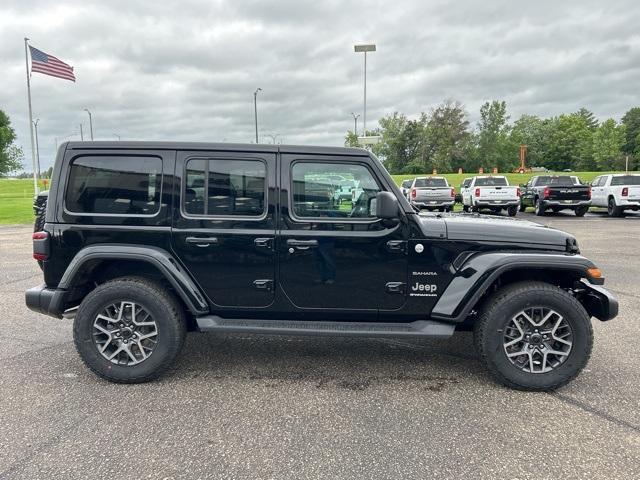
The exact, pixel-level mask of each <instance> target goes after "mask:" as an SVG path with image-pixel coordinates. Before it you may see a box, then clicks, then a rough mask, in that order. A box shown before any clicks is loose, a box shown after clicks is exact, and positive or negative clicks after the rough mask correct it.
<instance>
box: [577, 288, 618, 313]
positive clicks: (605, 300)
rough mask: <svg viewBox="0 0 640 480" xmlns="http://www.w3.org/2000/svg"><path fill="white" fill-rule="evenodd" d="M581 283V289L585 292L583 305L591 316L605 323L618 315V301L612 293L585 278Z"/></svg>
mask: <svg viewBox="0 0 640 480" xmlns="http://www.w3.org/2000/svg"><path fill="white" fill-rule="evenodd" d="M580 283H581V286H580V288H581V289H582V290H583V295H582V299H581V300H582V304H583V305H584V307H585V308H586V309H587V312H589V315H591V316H592V317H596V318H597V319H598V320H602V321H603V322H604V321H607V320H611V319H612V318H615V317H616V316H617V315H618V299H617V298H616V297H615V296H614V295H613V294H612V293H611V292H609V291H608V290H606V289H604V288H603V287H601V286H600V285H594V284H592V283H590V282H589V281H588V280H587V279H584V278H583V279H582V280H580Z"/></svg>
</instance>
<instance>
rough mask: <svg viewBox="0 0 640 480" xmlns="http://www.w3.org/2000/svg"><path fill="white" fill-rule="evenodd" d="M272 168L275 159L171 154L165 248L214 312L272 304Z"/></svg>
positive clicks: (267, 155) (227, 154)
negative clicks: (176, 188) (170, 216)
mask: <svg viewBox="0 0 640 480" xmlns="http://www.w3.org/2000/svg"><path fill="white" fill-rule="evenodd" d="M275 167H276V157H275V153H257V152H252V153H244V152H178V157H177V162H176V178H178V179H181V180H180V194H179V196H176V198H177V199H179V202H180V204H179V205H175V206H174V209H173V210H174V212H175V213H174V220H173V230H172V244H173V245H172V247H173V250H174V251H175V253H176V254H177V256H178V258H179V259H180V260H181V261H182V262H183V264H184V265H185V266H186V268H187V270H188V271H189V272H190V273H191V275H193V277H194V278H195V280H196V282H197V283H198V284H199V285H200V287H201V288H202V290H203V291H204V293H205V294H206V296H207V297H208V300H209V302H210V304H212V305H213V306H214V307H234V309H237V308H238V307H249V308H254V307H265V306H268V305H269V304H271V303H272V302H273V298H274V277H275V254H274V245H275V201H276V199H275V187H276V168H275Z"/></svg>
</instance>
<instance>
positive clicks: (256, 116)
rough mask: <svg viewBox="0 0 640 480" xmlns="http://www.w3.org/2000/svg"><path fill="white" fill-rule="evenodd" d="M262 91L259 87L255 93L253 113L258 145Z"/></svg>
mask: <svg viewBox="0 0 640 480" xmlns="http://www.w3.org/2000/svg"><path fill="white" fill-rule="evenodd" d="M261 91H262V89H261V88H260V87H258V88H257V89H256V91H255V92H253V113H254V118H255V121H256V143H258V92H261Z"/></svg>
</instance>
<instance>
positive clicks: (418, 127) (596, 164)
mask: <svg viewBox="0 0 640 480" xmlns="http://www.w3.org/2000/svg"><path fill="white" fill-rule="evenodd" d="M367 135H379V136H380V137H381V141H380V143H378V144H376V145H374V146H373V147H372V149H373V152H374V153H375V154H376V155H377V156H378V157H379V158H380V159H381V160H382V161H383V162H384V164H385V166H386V167H387V169H388V170H389V171H390V172H391V173H407V174H416V173H424V172H431V171H432V170H436V171H438V172H440V173H449V172H456V171H458V169H459V168H462V169H463V171H465V172H477V171H478V170H479V168H481V167H482V168H484V170H485V171H491V170H492V169H493V168H497V169H498V171H500V172H510V171H517V169H518V168H519V166H520V157H519V151H520V145H526V146H527V155H526V166H527V167H529V168H530V167H544V168H547V169H549V170H553V171H562V170H567V169H570V170H574V171H607V170H623V169H624V168H625V161H626V158H627V156H628V159H629V169H630V170H632V169H635V168H637V167H638V166H640V107H634V108H631V109H630V110H629V111H628V112H626V113H625V114H624V116H623V117H622V119H621V120H620V121H616V120H615V119H613V118H609V119H607V120H604V121H602V122H600V121H599V120H598V119H597V118H596V117H595V115H594V114H593V113H592V112H590V111H589V110H587V109H586V108H581V109H580V110H578V111H577V112H573V113H567V114H562V115H559V116H555V117H551V118H540V117H538V116H535V115H526V114H525V115H522V116H521V117H520V118H518V119H517V120H515V121H514V122H511V121H510V116H509V113H508V111H507V104H506V102H504V101H498V100H494V101H491V102H486V103H484V104H483V105H482V107H481V108H480V120H479V121H478V123H477V125H475V128H473V127H472V126H471V125H470V122H469V116H468V114H467V112H466V110H465V108H464V106H463V105H462V104H461V103H460V102H457V101H453V100H446V101H444V102H443V103H442V104H440V105H438V106H436V107H435V108H433V109H432V110H431V111H430V112H428V113H425V112H422V113H420V115H419V116H418V117H417V118H415V119H410V118H408V117H407V116H406V115H404V114H402V113H398V112H395V113H393V114H392V115H388V116H386V117H384V118H382V119H381V120H380V122H379V125H378V127H377V128H376V129H374V130H371V131H367ZM345 145H346V146H358V138H357V135H356V134H355V133H354V132H353V131H348V132H347V134H346V137H345Z"/></svg>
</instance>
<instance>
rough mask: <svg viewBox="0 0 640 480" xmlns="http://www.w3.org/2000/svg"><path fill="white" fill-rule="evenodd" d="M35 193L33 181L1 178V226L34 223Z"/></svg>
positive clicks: (42, 187) (42, 186)
mask: <svg viewBox="0 0 640 480" xmlns="http://www.w3.org/2000/svg"><path fill="white" fill-rule="evenodd" d="M40 188H41V189H44V188H45V187H44V185H43V184H41V185H40ZM33 192H34V190H33V180H32V179H26V178H25V179H18V180H10V179H7V178H0V224H3V223H5V224H6V223H31V222H33Z"/></svg>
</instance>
